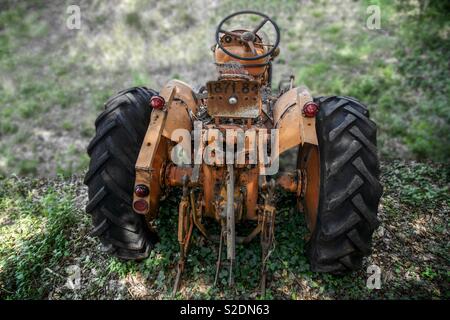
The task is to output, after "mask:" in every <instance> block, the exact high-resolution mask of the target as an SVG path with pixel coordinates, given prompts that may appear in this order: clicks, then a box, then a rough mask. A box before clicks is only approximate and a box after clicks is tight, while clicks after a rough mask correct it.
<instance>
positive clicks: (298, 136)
mask: <svg viewBox="0 0 450 320" xmlns="http://www.w3.org/2000/svg"><path fill="white" fill-rule="evenodd" d="M310 101H313V98H312V96H311V94H310V93H309V91H308V90H307V89H306V88H305V87H297V88H292V89H291V90H289V91H287V92H285V93H284V94H283V95H282V96H281V97H280V98H278V100H277V102H276V103H275V106H274V108H273V122H274V128H275V129H278V130H279V132H278V137H279V154H281V153H283V152H284V151H286V150H288V149H290V148H292V147H295V146H297V145H304V144H305V143H309V144H313V145H317V144H318V143H317V134H316V119H315V118H307V117H305V116H303V114H302V108H303V106H304V105H305V103H307V102H310Z"/></svg>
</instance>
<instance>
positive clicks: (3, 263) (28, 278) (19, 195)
mask: <svg viewBox="0 0 450 320" xmlns="http://www.w3.org/2000/svg"><path fill="white" fill-rule="evenodd" d="M38 183H39V182H38V181H21V180H19V179H16V178H11V179H6V180H0V212H1V214H0V228H1V232H0V256H1V259H0V297H2V298H8V299H20V298H22V299H24V298H26V299H37V298H42V297H44V296H45V294H46V293H47V292H48V291H49V290H50V288H51V287H52V285H53V281H52V277H53V276H54V275H53V274H52V273H50V272H51V269H53V268H55V267H57V266H58V265H59V264H61V263H62V262H63V261H64V259H67V257H69V256H70V255H71V251H70V247H69V244H70V240H69V236H70V234H71V233H73V232H75V228H74V226H75V224H76V222H77V219H76V216H75V213H74V207H73V204H72V202H71V201H72V199H73V191H72V190H70V189H69V188H64V189H63V190H58V191H56V190H55V189H54V188H53V187H49V188H48V189H47V190H45V191H44V192H43V193H37V192H36V190H37V189H36V188H37V187H38V186H39V184H38ZM48 270H50V272H49V271H48Z"/></svg>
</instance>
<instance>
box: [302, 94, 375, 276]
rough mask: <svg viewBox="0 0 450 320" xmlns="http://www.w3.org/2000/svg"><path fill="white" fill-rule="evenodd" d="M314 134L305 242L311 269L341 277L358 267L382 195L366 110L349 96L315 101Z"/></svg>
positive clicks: (372, 125)
mask: <svg viewBox="0 0 450 320" xmlns="http://www.w3.org/2000/svg"><path fill="white" fill-rule="evenodd" d="M315 101H316V102H317V103H319V105H320V111H319V114H318V115H317V121H316V129H317V136H318V141H319V157H320V181H321V183H320V198H319V208H318V213H317V222H316V227H315V229H314V231H313V233H312V235H311V239H310V241H309V243H308V256H309V259H310V264H311V269H312V271H316V272H333V273H341V272H345V271H350V270H357V269H360V268H361V267H362V260H363V257H364V256H366V255H368V254H370V251H371V241H372V234H373V231H374V230H375V229H376V228H377V227H378V225H379V220H378V218H377V210H378V204H379V201H380V197H381V194H382V186H381V184H380V182H379V173H380V171H379V161H378V155H377V147H376V131H377V127H376V124H375V123H374V122H373V121H372V120H370V119H369V112H368V110H367V108H366V107H365V106H364V105H363V104H361V103H360V102H358V101H357V100H355V99H354V98H350V97H340V96H332V97H321V98H318V99H316V100H315Z"/></svg>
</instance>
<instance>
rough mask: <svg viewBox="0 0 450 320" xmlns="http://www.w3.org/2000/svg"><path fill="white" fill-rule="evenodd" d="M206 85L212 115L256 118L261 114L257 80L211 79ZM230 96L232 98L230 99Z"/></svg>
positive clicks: (209, 111)
mask: <svg viewBox="0 0 450 320" xmlns="http://www.w3.org/2000/svg"><path fill="white" fill-rule="evenodd" d="M206 85H207V89H208V113H209V115H210V116H212V117H223V118H256V117H258V116H259V105H260V100H261V99H260V93H259V87H260V85H259V83H258V82H257V81H247V80H238V81H236V80H234V81H233V80H220V81H210V82H208V83H207V84H206ZM230 98H232V99H231V100H230ZM233 98H234V99H233ZM233 100H234V101H233ZM230 102H235V103H230Z"/></svg>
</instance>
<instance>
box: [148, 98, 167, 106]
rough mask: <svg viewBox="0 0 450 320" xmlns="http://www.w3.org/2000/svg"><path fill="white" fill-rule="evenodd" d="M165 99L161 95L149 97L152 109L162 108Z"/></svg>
mask: <svg viewBox="0 0 450 320" xmlns="http://www.w3.org/2000/svg"><path fill="white" fill-rule="evenodd" d="M165 104H166V101H165V100H164V98H163V97H161V96H153V97H151V98H150V106H151V107H152V108H154V109H162V108H163V107H164V105H165Z"/></svg>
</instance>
